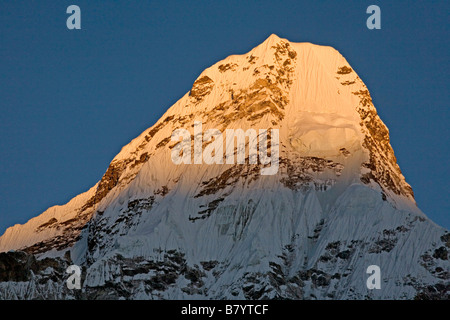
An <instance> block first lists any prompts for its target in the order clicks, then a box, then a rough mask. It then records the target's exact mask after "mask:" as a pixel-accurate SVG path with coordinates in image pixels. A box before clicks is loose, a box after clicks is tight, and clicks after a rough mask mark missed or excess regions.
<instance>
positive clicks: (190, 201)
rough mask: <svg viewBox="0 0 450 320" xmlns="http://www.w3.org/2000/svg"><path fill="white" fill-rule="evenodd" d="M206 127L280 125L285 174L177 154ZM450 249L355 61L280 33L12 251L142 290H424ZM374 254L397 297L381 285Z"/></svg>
mask: <svg viewBox="0 0 450 320" xmlns="http://www.w3.org/2000/svg"><path fill="white" fill-rule="evenodd" d="M196 121H197V122H201V123H202V130H203V132H205V131H206V130H208V129H218V130H220V131H221V132H226V130H227V129H235V130H236V129H242V130H243V131H246V130H248V129H267V130H269V129H276V130H278V131H279V170H278V172H277V173H276V174H275V175H273V176H264V175H261V174H260V170H259V169H260V168H261V167H262V166H263V165H262V164H261V163H259V164H250V163H249V162H248V161H247V162H246V163H245V164H211V165H206V164H180V165H176V164H174V163H173V162H172V160H171V154H172V150H173V148H174V147H175V145H176V144H177V142H176V141H172V139H171V136H172V133H173V132H174V131H175V130H176V129H186V130H188V131H189V132H190V133H191V135H192V145H194V141H195V139H196V137H194V123H195V122H196ZM197 138H198V137H197ZM200 143H201V145H202V146H203V147H205V146H207V145H208V143H210V141H207V140H203V141H200ZM249 143H250V142H249V141H247V142H246V147H248V145H249ZM447 248H448V233H447V232H446V231H445V230H444V229H442V228H440V227H438V226H436V225H435V224H434V223H432V222H431V221H430V220H429V219H428V218H427V217H426V216H425V215H424V214H423V213H422V212H421V211H420V210H419V209H418V208H417V206H416V204H415V201H414V196H413V192H412V189H411V187H410V186H409V185H408V184H407V183H406V181H405V178H404V177H403V175H402V173H401V171H400V168H399V167H398V165H397V161H396V158H395V155H394V152H393V150H392V148H391V146H390V143H389V131H388V129H387V128H386V126H385V125H384V124H383V122H382V121H381V120H380V118H379V116H378V115H377V112H376V109H375V107H374V106H373V104H372V100H371V97H370V94H369V91H368V89H367V87H366V86H365V85H364V83H363V82H362V80H361V79H360V78H359V76H358V75H357V74H356V72H355V71H354V70H353V69H352V67H351V66H350V65H349V63H348V62H347V61H346V60H345V58H344V57H343V56H342V55H341V54H340V53H339V52H338V51H336V50H335V49H333V48H331V47H326V46H318V45H314V44H311V43H293V42H289V41H288V40H286V39H281V38H279V37H278V36H276V35H274V34H272V35H271V36H270V37H269V38H268V39H267V40H266V41H264V42H263V43H262V44H260V45H259V46H257V47H256V48H254V49H252V50H251V51H250V52H248V53H246V54H242V55H232V56H229V57H227V58H226V59H224V60H222V61H219V62H217V63H216V64H214V65H213V66H211V67H209V68H207V69H206V70H204V71H203V72H202V73H201V74H200V75H199V76H198V78H197V79H196V81H195V82H194V84H193V86H192V88H191V89H190V91H189V92H188V93H186V94H185V95H184V96H183V97H182V98H181V99H180V100H178V101H177V102H176V103H175V104H174V105H173V106H172V107H171V108H169V109H168V110H167V112H166V113H165V114H164V115H163V116H162V117H161V119H160V120H159V121H158V122H157V123H156V124H155V125H153V126H152V127H150V128H149V129H147V130H145V131H144V132H143V133H142V134H141V135H139V136H138V137H137V138H135V139H134V140H132V141H131V142H130V143H129V144H128V145H126V146H124V147H123V148H122V150H121V151H120V152H119V154H118V155H117V156H116V157H115V158H114V159H113V160H112V162H111V164H110V165H109V167H108V169H107V171H106V172H105V174H104V176H103V177H102V179H101V180H100V181H99V182H98V183H97V184H96V186H94V187H93V188H91V189H90V190H89V191H87V192H86V193H84V194H82V195H80V196H78V197H76V198H74V199H73V200H72V201H70V202H69V203H67V204H66V205H64V206H58V207H53V208H50V209H49V210H47V211H46V212H44V213H43V214H42V215H40V216H38V217H36V218H34V219H31V220H30V221H29V222H27V223H26V224H24V225H16V226H14V227H11V228H9V229H8V230H7V231H6V232H5V234H4V235H3V236H2V237H0V251H8V250H11V249H21V250H25V251H27V252H30V253H34V254H37V255H38V256H40V257H41V258H42V257H46V256H63V254H64V253H65V252H67V251H68V253H69V254H70V257H71V259H72V260H73V261H74V262H76V263H78V264H82V265H84V266H86V268H87V270H88V271H87V275H86V281H85V286H86V294H88V295H89V294H94V292H97V291H96V290H97V289H98V288H104V286H105V285H106V284H107V283H110V282H111V283H121V284H122V285H124V286H126V287H127V288H128V289H127V290H128V291H127V294H128V295H129V296H128V297H131V298H142V297H143V298H146V297H156V298H193V297H194V298H195V297H210V298H211V297H213V298H234V297H236V298H263V297H268V298H274V297H287V298H311V297H312V296H315V297H328V298H362V297H365V296H366V295H367V294H369V295H373V297H375V298H411V297H413V296H414V295H417V294H418V293H420V292H422V291H423V290H424V289H423V288H425V287H426V286H428V285H431V284H433V285H434V284H435V283H439V282H442V280H448V260H447V259H443V258H444V257H447V256H446V255H444V254H442V255H441V254H440V253H442V252H444V251H445V252H447V251H446V250H447ZM436 250H438V252H439V253H438V254H437V255H436V254H435V253H436ZM439 250H440V251H439ZM436 256H437V257H438V258H436ZM424 257H425V258H424ZM429 257H431V258H429ZM160 263H162V264H160ZM142 264H143V265H144V267H142ZM180 264H182V265H183V266H184V267H183V268H184V269H183V268H182V267H181V266H180ZM370 264H377V265H380V267H381V268H382V270H384V274H385V278H384V281H385V283H386V285H385V287H386V289H385V290H384V291H380V292H377V293H372V292H370V293H368V292H367V288H366V287H365V282H364V281H363V280H364V279H363V276H362V275H363V274H364V272H365V268H366V267H367V266H368V265H370ZM138 265H140V267H138ZM147 267H148V268H147ZM153 267H155V268H153ZM127 268H128V269H127ZM139 268H140V269H139ZM180 268H181V269H180ZM438 268H439V269H438ZM130 269H133V270H135V271H133V272H129V273H130V274H129V275H128V276H126V274H127V272H125V271H124V270H130ZM144 269H145V272H144V271H142V270H144ZM136 270H141V271H142V272H141V271H136ZM155 270H159V271H155ZM161 270H165V271H161ZM183 270H184V271H183ZM186 270H187V271H186ZM433 270H434V271H433ZM436 270H440V271H436ZM155 272H156V273H155ZM158 272H162V273H163V274H164V277H169V279H172V280H173V281H172V280H167V279H166V278H164V279H165V280H164V281H162V282H161V281H160V280H161V278H160V276H161V275H159V276H158V274H157V273H158ZM186 272H187V273H188V274H186ZM192 274H195V277H194V276H193V275H192ZM155 277H156V278H155ZM147 278H148V279H153V280H152V281H150V282H149V281H147V282H145V281H144V280H145V279H147ZM139 279H140V280H139ZM148 279H147V280H148ZM158 279H159V280H158ZM318 279H322V280H323V281H322V280H320V281H319V280H318ZM405 279H407V280H408V281H407V280H405ZM109 281H110V282H109ZM139 281H141V282H139ZM142 281H144V282H142ZM155 283H156V284H155ZM406 283H409V284H406ZM113 287H114V286H113ZM1 288H2V287H1V286H0V294H1V292H2V291H1V290H2V289H1ZM5 290H6V289H5ZM8 290H13V289H11V287H8ZM110 290H112V292H113V293H112V294H118V293H117V292H116V291H114V290H115V289H111V288H110ZM8 292H9V291H8ZM0 297H1V296H0Z"/></svg>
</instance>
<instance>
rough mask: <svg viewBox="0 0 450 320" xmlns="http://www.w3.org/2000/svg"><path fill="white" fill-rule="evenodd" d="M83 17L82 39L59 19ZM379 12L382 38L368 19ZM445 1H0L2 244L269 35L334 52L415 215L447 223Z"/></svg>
mask: <svg viewBox="0 0 450 320" xmlns="http://www.w3.org/2000/svg"><path fill="white" fill-rule="evenodd" d="M71 4H76V5H78V6H79V7H80V8H81V16H82V19H81V27H82V29H81V30H68V29H67V28H66V19H67V17H68V16H69V15H68V14H66V8H67V7H68V6H69V5H71ZM371 4H377V5H379V6H380V8H381V19H382V22H381V27H382V29H381V30H368V29H367V28H366V19H367V17H368V16H369V15H368V14H366V8H367V7H368V6H369V5H371ZM449 12H450V6H449V2H448V1H440V2H439V1H433V2H431V1H426V2H425V1H424V2H420V3H419V2H418V1H417V2H412V1H383V2H381V1H361V0H358V1H300V0H295V1H145V0H140V1H93V0H89V1H84V0H83V1H81V0H71V1H63V0H59V1H55V0H53V1H46V0H40V1H1V2H0V111H1V112H0V123H1V127H0V136H1V138H0V161H1V162H0V163H1V165H0V170H1V171H0V203H1V205H0V234H1V233H3V231H4V230H5V229H6V228H7V227H8V226H11V225H13V224H15V223H24V222H26V221H27V220H28V219H29V218H31V217H34V216H36V215H38V214H40V213H41V212H42V211H44V210H45V209H47V208H48V207H50V206H52V205H55V204H64V203H65V202H67V201H68V200H70V199H71V198H72V197H73V196H75V195H77V194H79V193H81V192H83V191H85V190H87V189H88V188H90V187H91V186H92V185H94V184H95V183H96V182H97V181H98V180H99V179H100V178H101V176H102V175H103V173H104V172H105V170H106V168H107V167H108V164H109V162H110V161H111V160H112V158H113V157H114V156H115V155H116V154H117V153H118V152H119V151H120V149H121V147H122V146H123V145H125V144H127V143H128V142H129V141H130V140H131V139H133V138H134V137H136V136H137V135H138V134H140V133H141V132H142V131H143V130H145V129H146V128H148V127H150V126H151V125H153V124H154V123H155V121H157V120H158V118H159V117H160V116H161V115H162V114H163V113H164V111H165V110H166V109H167V108H169V107H170V106H171V105H172V104H173V103H174V102H175V101H176V100H178V99H179V98H180V97H181V96H182V95H183V94H184V93H185V92H187V91H188V90H189V89H190V88H191V86H192V83H193V82H194V80H195V79H196V78H197V76H198V75H199V74H200V72H201V71H203V70H204V69H205V68H207V67H209V66H210V65H211V64H213V63H215V62H217V61H218V60H221V59H223V58H225V57H226V56H228V55H230V54H242V53H245V52H247V51H249V50H250V49H252V48H253V47H255V46H256V45H258V44H259V43H261V42H263V41H264V40H265V39H266V38H267V37H268V36H269V35H270V34H271V33H275V34H277V35H278V36H280V37H283V38H287V39H289V40H290V41H294V42H306V41H307V42H312V43H316V44H322V45H330V46H333V47H335V48H336V49H338V50H339V51H340V52H341V53H342V54H343V55H344V56H345V57H346V58H347V60H348V61H349V63H350V64H351V65H352V67H353V68H354V69H355V70H356V72H357V73H358V74H359V76H360V77H361V78H362V79H363V81H364V82H365V83H366V85H367V86H368V88H369V90H370V92H371V95H372V98H373V100H374V104H375V107H376V108H377V110H378V112H379V114H380V116H381V118H382V120H383V121H384V122H385V123H386V125H387V126H388V127H389V129H390V135H391V143H392V146H393V148H394V151H395V154H396V156H397V158H398V162H399V165H400V168H401V169H402V171H403V173H404V175H405V177H406V180H407V181H408V182H409V183H410V184H411V186H412V188H413V190H414V192H415V195H416V200H417V203H418V205H419V207H420V208H421V209H422V210H423V211H424V212H425V213H426V214H427V215H428V216H429V217H430V218H431V219H432V220H434V221H435V222H436V223H438V224H440V225H443V226H445V227H446V228H450V218H449V211H450V210H449V209H450V206H449V201H448V196H449V190H450V188H449V176H448V158H449V155H450V150H449V140H448V137H449V129H448V120H449V106H448V103H449V90H448V83H449V74H450V72H449V48H450V45H449V39H450V36H449V31H448V30H449V23H448V16H449Z"/></svg>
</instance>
